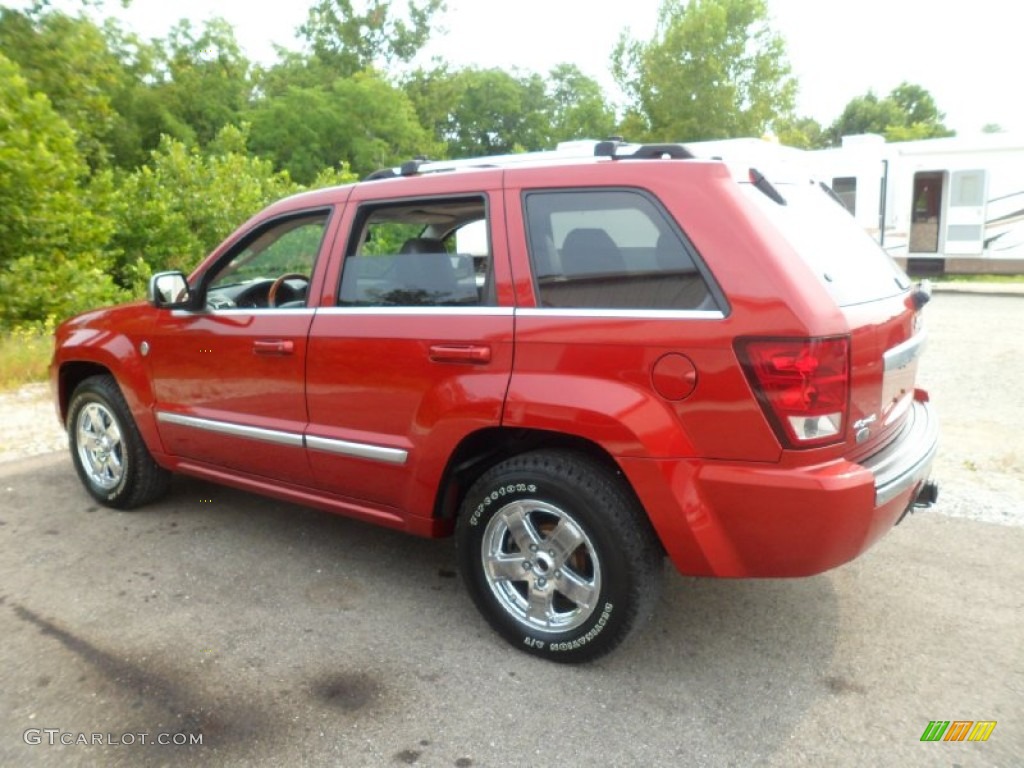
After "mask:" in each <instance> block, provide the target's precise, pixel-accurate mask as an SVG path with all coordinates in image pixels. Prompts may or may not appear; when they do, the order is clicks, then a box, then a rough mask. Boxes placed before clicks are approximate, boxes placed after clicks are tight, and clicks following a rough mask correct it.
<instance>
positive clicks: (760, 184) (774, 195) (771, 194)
mask: <svg viewBox="0 0 1024 768" xmlns="http://www.w3.org/2000/svg"><path fill="white" fill-rule="evenodd" d="M750 183H751V184H753V185H754V186H755V187H757V189H759V190H760V191H761V192H763V193H764V194H765V196H766V197H768V198H770V199H772V200H774V201H775V202H776V203H778V204H779V205H786V204H787V203H786V198H784V197H783V196H782V195H781V194H779V190H777V189H776V188H775V187H774V186H772V183H771V182H770V181H768V179H766V178H765V177H764V174H763V173H761V172H760V171H759V170H757V168H751V169H750Z"/></svg>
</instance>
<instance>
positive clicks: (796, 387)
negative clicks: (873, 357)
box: [736, 336, 850, 448]
mask: <svg viewBox="0 0 1024 768" xmlns="http://www.w3.org/2000/svg"><path fill="white" fill-rule="evenodd" d="M736 354H737V356H738V357H739V359H740V362H741V363H742V364H743V370H744V371H745V372H746V374H747V379H748V380H749V381H750V386H751V388H752V389H753V390H754V394H755V395H757V399H758V401H759V402H760V403H761V407H762V408H763V409H764V412H765V415H766V416H767V417H768V419H769V421H771V423H772V426H773V427H774V428H775V431H776V433H777V434H778V436H779V438H780V439H781V440H782V442H783V444H785V445H788V446H790V447H793V448H802V447H810V446H818V445H826V444H828V443H835V442H840V441H841V440H842V439H843V434H844V432H845V430H846V414H847V411H848V408H849V398H850V340H849V338H848V337H845V336H840V337H831V338H806V339H738V340H737V341H736Z"/></svg>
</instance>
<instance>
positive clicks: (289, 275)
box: [267, 272, 309, 307]
mask: <svg viewBox="0 0 1024 768" xmlns="http://www.w3.org/2000/svg"><path fill="white" fill-rule="evenodd" d="M285 280H305V281H306V283H307V285H308V283H309V278H308V277H306V276H305V275H303V274H300V273H298V272H286V273H285V274H283V275H281V276H280V277H279V278H277V280H275V281H274V282H273V283H272V284H271V286H270V290H269V291H268V292H267V306H268V307H276V306H277V292H278V291H279V290H281V286H282V285H284V281H285Z"/></svg>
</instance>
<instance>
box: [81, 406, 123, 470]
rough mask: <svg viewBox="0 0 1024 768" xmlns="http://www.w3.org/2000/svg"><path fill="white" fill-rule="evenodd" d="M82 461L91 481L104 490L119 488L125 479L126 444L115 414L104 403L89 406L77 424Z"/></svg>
mask: <svg viewBox="0 0 1024 768" xmlns="http://www.w3.org/2000/svg"><path fill="white" fill-rule="evenodd" d="M75 437H76V440H75V443H76V445H77V446H78V458H79V460H80V461H81V463H82V468H83V469H84V470H85V473H86V474H87V475H88V476H89V480H91V481H92V482H93V483H95V484H96V485H98V486H99V487H100V488H103V489H105V490H110V489H112V488H116V487H117V485H118V483H120V482H121V478H122V477H123V476H124V469H125V467H124V443H123V442H122V440H121V428H120V426H119V425H118V423H117V420H116V419H115V418H114V415H113V414H112V413H111V412H110V411H109V410H108V409H107V408H106V406H104V405H103V404H101V403H95V402H94V403H89V404H88V405H86V406H85V407H84V408H82V410H81V411H79V412H78V419H77V420H76V423H75Z"/></svg>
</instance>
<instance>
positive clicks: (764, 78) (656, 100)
mask: <svg viewBox="0 0 1024 768" xmlns="http://www.w3.org/2000/svg"><path fill="white" fill-rule="evenodd" d="M612 72H613V75H614V76H615V79H616V81H617V82H618V84H619V86H620V87H621V88H622V90H623V92H624V93H625V94H626V96H627V98H628V99H629V104H628V107H627V112H626V115H625V116H624V119H623V123H622V127H623V129H624V130H623V133H624V134H625V135H627V138H630V139H633V140H636V139H644V140H661V141H664V140H690V141H693V140H699V139H723V138H733V137H741V136H761V135H763V134H764V132H765V130H766V129H767V128H768V127H769V125H770V124H771V123H772V122H773V121H774V120H776V119H777V118H779V117H780V116H785V115H788V114H790V112H791V111H792V108H793V103H794V99H795V96H796V81H795V79H794V78H793V77H792V76H791V74H790V67H789V63H788V61H787V58H786V47H785V43H784V42H783V39H782V37H781V36H779V35H778V34H777V33H776V32H775V31H774V30H773V29H772V28H771V25H770V24H769V20H768V12H767V8H766V6H765V2H764V0H687V2H685V4H684V3H683V2H682V0H664V2H663V3H662V5H661V8H660V10H659V12H658V24H657V28H656V30H655V33H654V36H653V37H652V38H651V40H649V41H647V42H640V41H637V40H632V39H630V38H629V36H628V35H627V34H625V33H623V35H622V36H621V37H620V38H619V43H618V45H617V46H616V48H615V51H614V53H613V54H612Z"/></svg>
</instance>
